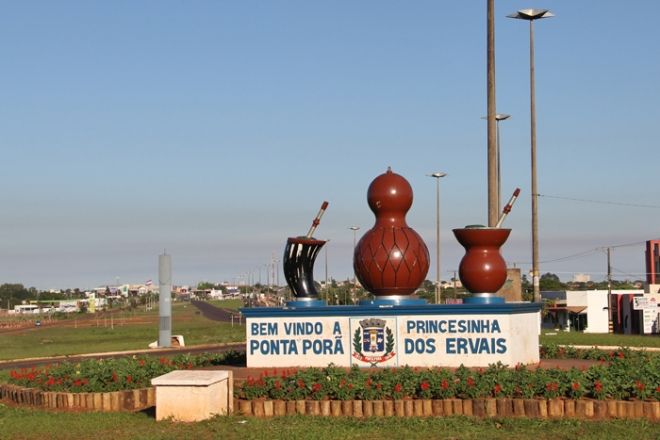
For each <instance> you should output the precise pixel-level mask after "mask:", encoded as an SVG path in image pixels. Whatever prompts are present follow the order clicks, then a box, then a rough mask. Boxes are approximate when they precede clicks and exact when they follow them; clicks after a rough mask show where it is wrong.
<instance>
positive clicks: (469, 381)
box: [467, 376, 474, 388]
mask: <svg viewBox="0 0 660 440" xmlns="http://www.w3.org/2000/svg"><path fill="white" fill-rule="evenodd" d="M467 384H468V386H469V387H470V388H472V387H473V386H474V379H472V376H470V377H468V378H467Z"/></svg>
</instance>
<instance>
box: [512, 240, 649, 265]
mask: <svg viewBox="0 0 660 440" xmlns="http://www.w3.org/2000/svg"><path fill="white" fill-rule="evenodd" d="M645 243H646V241H636V242H634V243H625V244H617V245H612V246H599V247H597V248H593V249H589V250H586V251H583V252H578V253H577V254H571V255H566V256H565V257H559V258H553V259H551V260H543V261H540V262H539V263H557V262H560V261H568V260H573V259H577V258H582V257H586V256H589V255H591V254H594V253H596V252H603V251H605V250H606V249H607V248H610V249H616V248H622V247H632V246H639V245H643V244H645ZM513 264H531V262H529V261H515V262H514V263H513Z"/></svg>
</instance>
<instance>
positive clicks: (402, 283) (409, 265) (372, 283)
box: [353, 168, 429, 304]
mask: <svg viewBox="0 0 660 440" xmlns="http://www.w3.org/2000/svg"><path fill="white" fill-rule="evenodd" d="M367 201H368V202H369V208H371V210H372V211H373V213H374V215H375V216H376V224H375V225H374V226H373V228H371V229H370V230H368V231H367V232H366V233H365V234H364V235H363V236H362V238H361V239H360V241H359V243H358V244H357V246H356V247H355V253H354V256H353V268H354V269H355V275H356V276H357V278H358V280H360V284H362V286H363V287H364V288H365V289H366V290H367V291H369V292H371V293H373V294H374V295H375V296H376V298H378V301H376V303H379V304H383V303H388V302H390V303H393V304H401V303H407V304H411V301H410V299H409V298H408V295H410V294H411V293H413V292H414V291H415V290H417V288H418V287H419V286H420V285H421V284H422V283H423V282H424V279H425V277H426V273H427V272H428V270H429V251H428V249H427V248H426V244H424V240H422V237H420V236H419V234H417V232H415V231H414V230H413V229H412V228H410V227H409V226H408V225H407V223H406V213H407V212H408V210H409V209H410V207H411V206H412V201H413V191H412V188H411V186H410V184H409V183H408V181H407V180H406V179H404V178H403V177H402V176H400V175H398V174H396V173H393V172H392V170H391V169H390V168H388V169H387V172H385V173H384V174H381V175H380V176H378V177H376V178H375V179H374V180H373V182H371V185H369V190H368V191H367Z"/></svg>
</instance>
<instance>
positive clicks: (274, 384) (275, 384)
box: [273, 380, 282, 390]
mask: <svg viewBox="0 0 660 440" xmlns="http://www.w3.org/2000/svg"><path fill="white" fill-rule="evenodd" d="M273 386H274V387H275V389H276V390H279V389H280V388H282V384H281V383H280V381H279V380H275V382H274V383H273Z"/></svg>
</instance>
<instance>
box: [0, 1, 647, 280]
mask: <svg viewBox="0 0 660 440" xmlns="http://www.w3.org/2000/svg"><path fill="white" fill-rule="evenodd" d="M485 5H486V2H485V1H472V2H438V1H415V2H394V1H378V2H376V1H361V2H351V1H337V2H308V1H302V0H301V1H277V2H275V1H272V2H264V1H240V2H239V1H235V2H229V1H194V2H183V1H167V0H164V1H113V2H103V1H64V0H63V1H59V2H51V1H43V2H38V1H29V0H26V1H22V2H3V7H2V11H3V13H2V17H3V20H2V26H0V54H1V59H2V60H3V62H2V68H1V69H0V81H1V84H2V86H1V87H0V133H1V135H0V148H1V149H2V150H1V151H2V158H3V160H2V163H3V167H2V170H3V172H2V173H0V206H2V208H3V209H2V211H3V212H2V215H1V216H0V283H2V282H22V283H24V284H26V285H30V286H37V287H40V288H51V287H58V288H59V287H92V286H96V285H105V284H109V283H114V282H115V281H116V280H117V278H118V279H119V281H120V282H135V283H137V282H144V281H145V280H147V279H154V281H156V278H157V256H158V254H159V253H161V252H162V251H163V249H167V250H168V252H169V253H171V254H172V256H173V267H174V281H175V283H179V284H188V283H196V282H198V281H202V280H211V281H223V280H227V281H230V282H231V281H235V280H236V279H237V278H239V277H241V276H243V275H244V274H245V273H246V272H249V271H252V272H255V274H257V271H258V269H259V268H263V267H264V265H265V264H267V263H269V262H270V260H271V256H272V255H273V253H274V254H275V256H276V258H278V259H281V253H282V251H283V248H284V244H285V241H286V238H287V237H288V236H294V235H301V234H304V233H305V232H306V231H307V228H308V227H309V224H310V222H311V220H312V218H313V217H314V215H315V213H316V211H317V209H318V207H319V206H320V204H321V202H322V201H323V200H328V201H329V202H330V207H329V209H328V211H327V212H326V215H325V217H324V218H323V221H322V223H321V226H320V227H319V229H318V231H317V234H316V236H317V237H318V238H324V239H330V240H331V241H330V243H329V244H328V253H327V254H328V265H329V272H330V275H331V276H333V277H335V278H339V279H345V278H346V277H347V276H349V275H351V273H352V261H351V258H352V251H351V247H352V239H353V236H352V232H351V231H350V230H348V229H347V227H348V226H350V225H360V226H361V227H362V229H361V231H360V234H361V233H362V232H363V231H365V230H366V229H368V228H369V227H371V226H372V225H373V216H372V214H371V212H370V211H369V208H368V206H367V204H366V190H367V187H368V185H369V183H370V182H371V180H372V179H373V178H375V177H376V176H377V175H378V174H380V173H382V172H384V171H385V170H386V168H387V167H388V166H391V167H392V168H393V170H394V171H395V172H398V173H400V174H402V175H403V176H405V177H406V178H407V179H408V180H409V181H410V183H411V185H412V186H413V189H414V191H415V201H414V205H413V208H412V210H411V211H410V213H409V215H408V223H409V224H410V226H412V227H414V228H415V229H416V230H417V231H418V232H419V233H420V234H421V235H422V237H423V238H424V239H425V240H426V243H427V245H428V247H429V250H430V252H431V255H432V257H433V258H434V255H435V251H434V250H435V244H436V241H435V182H434V181H433V179H431V178H429V177H426V174H428V173H431V172H434V171H444V172H447V173H448V176H447V177H446V178H444V179H443V180H442V186H441V188H442V189H441V198H442V201H441V210H442V212H441V224H442V231H441V235H442V237H441V249H442V251H441V252H442V258H441V262H442V269H441V271H442V272H443V278H449V277H450V276H451V274H450V273H449V272H448V271H453V270H456V269H457V267H458V263H459V261H460V258H461V257H462V255H463V250H462V248H461V247H460V245H459V244H458V243H457V242H456V240H455V239H454V238H453V236H452V234H451V229H452V228H455V227H461V226H464V225H466V224H474V223H485V222H486V123H485V121H483V120H482V119H480V118H481V116H483V115H485V113H486V71H485V61H486V52H485V44H486V33H485V32H486V31H485V24H486V10H485ZM654 6H656V5H655V2H652V1H651V0H646V1H644V0H637V1H634V2H632V3H631V4H627V5H622V4H621V3H620V2H614V1H595V0H582V1H580V2H573V1H568V0H546V1H543V2H537V1H527V2H520V1H508V0H502V1H496V57H497V61H496V66H497V107H498V111H499V112H502V113H509V114H511V115H513V116H512V118H511V119H510V120H507V121H504V122H502V123H501V142H502V174H503V176H502V192H503V198H504V199H506V198H507V197H508V195H509V194H510V193H511V192H513V189H514V188H515V187H516V186H519V187H520V188H521V189H522V194H521V198H520V200H519V201H518V203H517V204H516V206H515V207H514V210H513V212H512V213H511V215H510V216H509V218H508V219H507V223H506V226H508V227H511V228H512V229H513V232H512V236H511V238H510V240H509V242H508V243H507V245H506V246H505V248H504V249H503V253H504V255H505V258H506V259H507V260H508V262H509V263H510V265H512V264H513V263H514V262H515V263H517V265H518V266H519V267H522V268H523V269H524V270H528V269H529V266H530V264H529V262H530V261H531V245H530V242H531V239H530V234H531V233H530V224H531V217H530V212H531V208H530V189H529V188H530V175H529V169H530V166H529V163H530V162H529V161H530V159H529V70H528V69H529V58H528V54H529V52H528V50H529V49H528V26H527V24H526V23H525V22H522V21H517V20H510V19H507V18H505V17H506V15H507V14H509V13H512V12H514V11H515V10H517V9H521V8H525V7H544V8H548V9H550V10H552V11H553V12H554V13H555V14H556V15H557V17H555V18H552V19H548V20H542V21H539V22H537V23H536V26H535V31H536V32H535V34H536V86H537V123H538V141H537V145H538V168H539V171H538V173H539V193H540V194H544V195H554V196H560V197H568V198H577V199H589V200H602V201H613V202H626V203H631V204H643V205H653V206H656V208H641V207H631V206H623V205H615V204H595V203H586V202H577V201H570V200H564V199H553V198H547V197H542V198H540V204H539V225H540V259H541V261H542V264H541V271H542V272H555V273H558V274H559V275H560V276H561V277H562V278H564V279H570V277H571V275H572V274H573V273H576V272H582V273H589V274H591V275H592V277H593V278H594V279H600V278H602V277H603V275H604V272H605V269H606V258H605V254H604V252H602V251H594V252H591V253H589V254H588V255H586V256H584V257H581V258H576V259H569V260H563V261H554V262H553V261H550V260H556V259H560V258H563V257H566V256H569V255H573V254H577V253H581V252H583V251H589V250H593V249H595V248H599V247H603V246H610V245H619V244H628V243H638V244H636V245H633V246H626V247H620V248H616V249H615V250H614V251H613V263H612V264H613V266H614V267H615V276H616V277H617V278H642V275H641V273H642V272H644V265H643V258H644V256H643V245H642V244H641V243H642V242H643V241H645V240H648V239H652V238H657V237H660V230H659V228H658V222H657V220H656V219H657V216H658V215H659V214H660V209H658V208H657V206H659V205H660V185H658V180H657V167H658V158H659V156H660V154H659V153H658V150H657V147H658V141H657V134H656V133H657V127H658V125H659V124H660V109H659V107H658V105H657V103H658V102H660V85H659V83H658V78H660V58H659V57H658V55H657V43H658V41H660V28H659V27H658V26H657V20H656V19H655V18H654V17H653V14H650V13H644V11H651V10H653V9H654V8H653V7H654ZM640 11H642V13H640ZM323 262H324V261H323V257H320V259H319V262H317V270H316V277H317V278H322V277H323V276H324V273H323ZM280 266H281V265H280ZM431 267H432V269H431V270H430V271H429V274H428V278H429V279H434V278H435V272H434V269H433V268H434V267H435V263H434V261H432V265H431ZM280 270H281V269H280ZM261 272H262V274H261V277H262V281H264V282H265V275H264V272H263V270H262V271H261ZM256 278H258V274H257V275H256ZM280 283H284V280H283V276H282V275H280Z"/></svg>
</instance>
